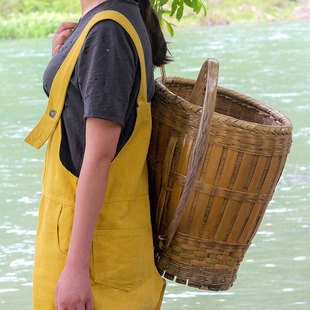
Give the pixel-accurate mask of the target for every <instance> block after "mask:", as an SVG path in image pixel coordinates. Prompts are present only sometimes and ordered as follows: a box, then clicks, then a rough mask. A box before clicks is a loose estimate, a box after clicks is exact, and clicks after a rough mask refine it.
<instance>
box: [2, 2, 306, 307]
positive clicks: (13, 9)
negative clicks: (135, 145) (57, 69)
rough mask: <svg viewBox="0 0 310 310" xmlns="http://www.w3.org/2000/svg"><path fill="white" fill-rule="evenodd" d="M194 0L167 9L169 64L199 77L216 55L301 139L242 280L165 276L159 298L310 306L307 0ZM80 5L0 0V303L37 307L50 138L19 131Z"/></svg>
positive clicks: (237, 85) (39, 108)
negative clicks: (57, 39) (205, 283)
mask: <svg viewBox="0 0 310 310" xmlns="http://www.w3.org/2000/svg"><path fill="white" fill-rule="evenodd" d="M181 1H182V0H180V2H178V3H181ZM195 1H196V0H195ZM165 2H166V1H162V2H161V3H162V6H161V8H163V10H165V11H170V9H171V5H172V4H173V2H172V1H168V2H167V3H165ZM187 2H188V3H192V4H193V3H194V2H190V1H187ZM153 3H154V2H153ZM156 3H157V2H156ZM156 3H154V5H156ZM157 4H158V3H157ZM194 4H195V5H194ZM194 4H193V5H192V6H195V7H196V9H195V7H194V8H193V7H188V6H186V5H185V6H184V7H183V10H182V12H181V11H180V12H179V13H178V12H177V11H176V12H175V14H174V15H173V16H172V17H171V16H169V14H170V13H169V12H168V14H164V15H163V20H165V21H166V22H164V27H165V29H167V23H169V24H176V25H177V27H174V36H173V37H171V36H170V34H169V33H168V31H166V30H165V31H166V38H167V40H168V41H169V42H170V44H169V48H170V51H171V53H172V55H173V56H174V57H175V61H174V62H173V63H171V64H169V65H168V66H167V68H166V71H167V75H169V76H183V77H188V78H193V79H196V78H197V75H198V72H199V70H200V67H201V65H202V64H203V62H204V61H205V60H206V59H207V58H209V57H213V58H217V59H218V60H219V62H220V79H219V85H221V86H223V87H227V88H230V89H233V90H236V91H238V92H241V93H244V94H247V95H249V96H252V97H254V98H256V99H259V100H261V101H263V102H265V103H267V104H269V105H271V106H272V107H274V108H276V109H277V110H279V111H280V112H282V113H283V114H284V115H285V116H287V117H288V118H289V119H290V120H291V121H292V123H293V126H294V131H293V145H292V150H291V154H290V155H289V157H288V160H287V164H286V166H285V169H284V172H283V175H282V177H281V179H280V181H279V184H278V186H277V189H276V192H275V194H274V197H273V200H272V201H271V203H270V205H269V207H268V209H267V212H266V214H265V217H264V219H263V222H262V224H261V226H260V229H259V231H258V233H257V235H256V236H255V238H254V240H253V243H252V246H251V247H250V248H249V250H248V252H247V254H246V256H245V258H244V261H243V262H242V263H241V266H240V269H239V272H238V279H237V280H236V282H235V284H234V286H233V287H232V288H231V289H230V290H228V291H225V292H208V291H200V290H196V289H192V288H188V287H186V286H183V285H179V284H176V283H174V282H171V281H168V286H167V290H166V294H165V297H164V303H163V307H162V308H163V309H164V310H179V309H187V308H188V309H197V310H198V309H215V310H217V309H250V310H252V309H253V310H254V309H255V310H257V309H264V310H265V309H267V310H268V309H270V310H271V309H272V310H274V309H281V310H286V309H287V310H291V309H310V294H309V289H310V247H309V240H310V212H309V209H310V125H309V124H310V122H309V119H310V102H309V98H310V87H309V85H310V73H309V72H310V54H309V51H310V35H309V31H310V23H309V21H310V1H288V0H287V1H285V0H284V1H276V0H270V1H265V0H253V1H246V2H245V1H239V0H226V1H225V0H212V1H211V0H210V1H205V2H203V4H204V5H205V7H206V11H207V15H206V16H205V15H204V9H203V6H202V5H201V4H200V10H198V8H197V6H199V3H198V2H195V3H194ZM194 9H195V10H196V13H195V12H193V10H194ZM198 11H199V13H198V14H197V12H198ZM181 13H182V14H181ZM177 14H179V15H178V16H177ZM79 16H80V8H79V1H78V0H75V1H69V0H54V1H47V0H7V1H4V0H0V38H1V39H0V85H1V91H0V107H1V112H0V240H1V242H0V309H6V310H13V309H14V310H21V309H32V301H31V299H32V298H31V290H32V267H33V254H34V242H35V234H36V221H37V215H38V205H39V200H40V196H41V184H40V178H41V171H42V164H43V156H44V148H43V149H41V150H39V151H38V150H35V149H33V148H31V147H30V146H28V145H27V144H25V143H24V142H23V139H24V137H25V136H26V135H27V134H28V132H29V131H30V130H31V129H32V128H33V127H34V125H35V124H36V123H37V121H38V119H39V118H40V116H41V115H42V113H43V112H44V110H45V107H46V103H47V98H46V97H45V95H44V93H43V90H42V75H43V71H44V69H45V67H46V65H47V63H48V62H49V60H50V59H51V40H52V39H51V36H52V34H53V33H54V32H55V30H56V29H57V27H58V25H59V23H60V22H62V21H77V20H78V19H79ZM177 18H178V19H179V21H178V20H177ZM167 30H169V29H167ZM170 32H171V31H170ZM155 73H156V75H158V74H159V72H158V71H156V72H155Z"/></svg>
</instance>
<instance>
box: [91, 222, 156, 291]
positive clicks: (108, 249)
mask: <svg viewBox="0 0 310 310" xmlns="http://www.w3.org/2000/svg"><path fill="white" fill-rule="evenodd" d="M93 256H94V278H95V279H94V280H95V282H96V283H99V284H104V285H106V286H110V287H113V288H117V289H119V290H123V291H127V292H129V291H131V290H133V289H135V288H136V287H138V286H139V285H141V284H142V283H143V282H144V281H146V280H147V279H148V278H149V277H150V276H151V275H152V274H153V273H154V269H155V267H154V253H153V240H152V231H151V229H150V228H143V229H137V230H96V231H95V234H94V239H93Z"/></svg>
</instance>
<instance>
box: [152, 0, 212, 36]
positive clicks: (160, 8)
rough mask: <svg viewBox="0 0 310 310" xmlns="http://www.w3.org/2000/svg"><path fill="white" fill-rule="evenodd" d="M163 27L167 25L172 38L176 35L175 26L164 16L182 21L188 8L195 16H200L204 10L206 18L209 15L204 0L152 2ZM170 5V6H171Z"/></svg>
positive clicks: (162, 0) (161, 0)
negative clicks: (185, 9)
mask: <svg viewBox="0 0 310 310" xmlns="http://www.w3.org/2000/svg"><path fill="white" fill-rule="evenodd" d="M150 1H151V5H152V6H153V8H154V10H155V12H156V13H157V16H158V19H159V21H160V23H161V25H162V27H163V26H164V25H165V24H166V27H167V30H168V32H169V33H170V35H171V36H173V34H174V30H173V27H175V24H173V23H171V22H170V21H168V20H167V19H166V18H164V16H170V17H172V16H174V17H175V18H176V19H177V20H178V21H180V20H181V19H182V17H183V14H184V8H185V7H188V8H191V9H192V10H193V12H194V13H195V14H199V13H200V11H201V9H202V8H203V11H204V16H205V15H206V14H207V11H206V7H205V5H204V3H203V2H202V0H150ZM169 4H170V5H169Z"/></svg>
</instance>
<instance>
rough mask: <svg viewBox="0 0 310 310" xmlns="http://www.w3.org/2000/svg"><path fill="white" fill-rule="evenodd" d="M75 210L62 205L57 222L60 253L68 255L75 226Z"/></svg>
mask: <svg viewBox="0 0 310 310" xmlns="http://www.w3.org/2000/svg"><path fill="white" fill-rule="evenodd" d="M73 218H74V208H73V207H69V206H65V205H62V206H61V208H60V211H59V215H58V221H57V241H58V249H59V251H60V252H61V253H62V254H64V255H67V254H68V250H69V245H70V239H71V232H72V226H73Z"/></svg>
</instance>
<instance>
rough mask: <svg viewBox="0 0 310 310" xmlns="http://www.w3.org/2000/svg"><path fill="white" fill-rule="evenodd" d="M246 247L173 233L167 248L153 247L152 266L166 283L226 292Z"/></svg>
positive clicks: (232, 281) (235, 274) (234, 277)
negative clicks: (153, 260) (153, 259)
mask: <svg viewBox="0 0 310 310" xmlns="http://www.w3.org/2000/svg"><path fill="white" fill-rule="evenodd" d="M248 247H249V245H239V244H229V243H225V242H220V241H214V240H208V239H202V238H197V237H193V236H189V235H186V234H183V233H180V232H177V233H176V235H175V236H174V238H173V239H172V241H171V244H170V246H169V247H168V248H166V249H164V250H161V249H159V248H158V247H156V248H155V264H156V267H157V269H158V271H159V273H160V274H161V275H162V276H164V277H165V278H167V279H169V280H172V281H176V282H177V283H180V284H184V285H188V286H191V287H195V288H198V289H202V290H210V291H226V290H228V289H229V288H231V287H232V285H233V283H234V281H235V280H236V278H237V271H238V269H239V265H240V263H241V261H242V260H243V257H244V254H245V252H246V250H247V249H248Z"/></svg>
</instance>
